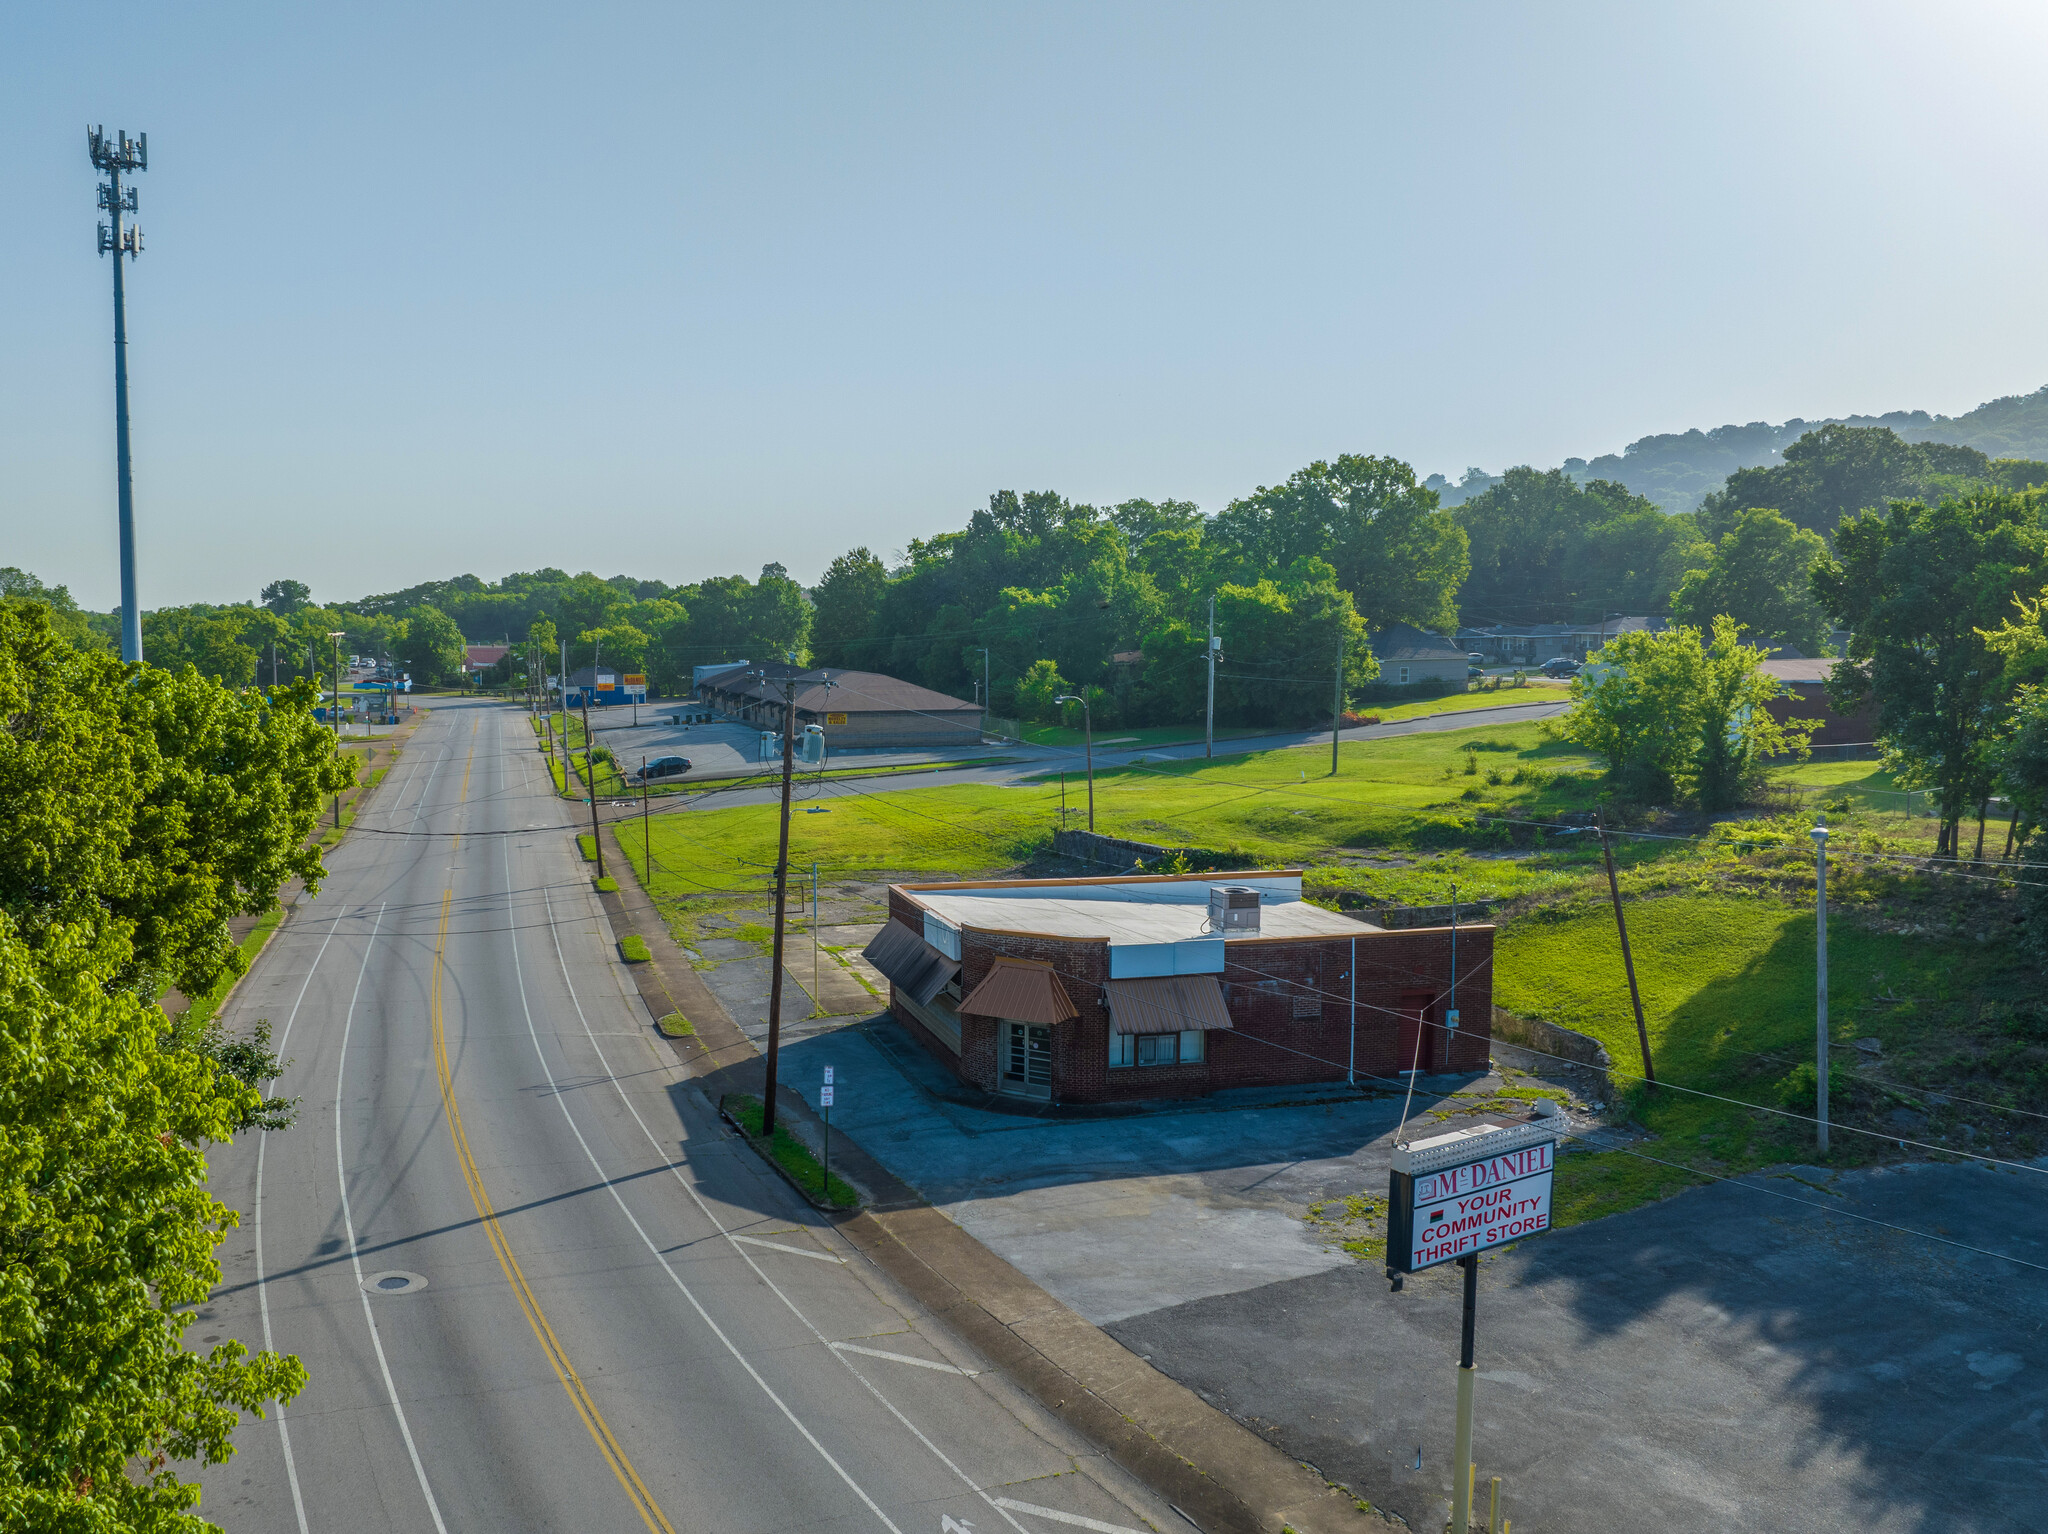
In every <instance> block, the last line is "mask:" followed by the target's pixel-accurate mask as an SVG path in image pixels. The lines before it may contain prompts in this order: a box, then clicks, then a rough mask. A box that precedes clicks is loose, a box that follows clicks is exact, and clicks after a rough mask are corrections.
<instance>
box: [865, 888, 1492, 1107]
mask: <svg viewBox="0 0 2048 1534" xmlns="http://www.w3.org/2000/svg"><path fill="white" fill-rule="evenodd" d="M889 918H890V919H889V922H888V924H887V925H886V926H884V927H883V928H882V930H881V932H880V934H878V935H877V936H876V938H875V940H874V941H873V942H872V943H870V944H869V945H868V948H867V958H868V960H869V962H870V963H872V964H873V965H874V966H875V967H876V968H877V969H879V970H881V971H882V973H883V974H885V975H887V976H888V977H889V982H890V1011H891V1013H892V1014H893V1015H894V1016H895V1018H896V1019H897V1021H898V1022H900V1023H901V1024H902V1025H903V1026H904V1028H905V1029H906V1030H908V1031H909V1033H910V1034H911V1036H912V1037H914V1038H916V1039H917V1040H918V1041H919V1042H920V1043H922V1044H923V1045H924V1047H925V1048H926V1049H928V1050H930V1051H931V1052H932V1054H933V1055H935V1056H936V1057H937V1058H938V1059H939V1060H940V1061H942V1062H943V1063H944V1064H945V1065H946V1066H948V1067H949V1068H950V1069H951V1070H952V1071H953V1072H954V1073H955V1074H956V1075H957V1076H958V1077H959V1078H960V1079H961V1080H962V1081H964V1082H967V1083H969V1084H971V1085H973V1086H978V1087H980V1088H982V1089H983V1090H985V1091H989V1092H1000V1093H1005V1094H1008V1095H1012V1096H1017V1097H1025V1098H1037V1099H1041V1100H1044V1101H1049V1102H1059V1103H1100V1102H1115V1101H1129V1100H1134V1099H1140V1098H1154V1097H1197V1096H1201V1095H1203V1094H1205V1093H1209V1092H1214V1091H1218V1090H1220V1089H1223V1088H1226V1087H1252V1086H1281V1085H1288V1084H1295V1083H1305V1082H1335V1081H1344V1080H1346V1079H1352V1080H1356V1081H1361V1082H1369V1081H1375V1080H1377V1081H1383V1082H1394V1081H1398V1080H1400V1079H1401V1073H1402V1072H1403V1071H1404V1070H1408V1069H1420V1070H1423V1071H1426V1072H1427V1071H1446V1070H1455V1071H1483V1070H1485V1069H1486V1061H1487V1051H1488V1048H1489V1044H1490V1040H1491V1020H1492V1015H1493V991H1492V979H1491V976H1492V968H1491V963H1490V961H1491V958H1492V954H1493V928H1492V927H1491V926H1487V925H1478V926H1463V927H1459V928H1457V929H1456V930H1455V932H1454V931H1453V929H1451V928H1448V927H1435V928H1411V929H1406V930H1403V931H1399V932H1389V931H1386V930H1383V929H1381V928H1379V927H1374V926H1370V925H1368V924H1366V923H1364V922H1362V921H1358V920H1356V919H1355V918H1353V917H1350V916H1345V915H1340V914H1338V913H1337V912H1335V911H1328V910H1325V909H1323V908H1322V907H1321V906H1315V905H1311V904H1309V903H1308V902H1307V901H1305V900H1303V899H1302V897H1301V874H1300V871H1299V870H1294V869H1281V870H1272V871H1266V872H1259V873H1237V874H1193V875H1168V876H1163V877H1150V878H1147V877H1139V878H1131V877H1118V878H1107V879H1029V880H1004V881H998V882H992V883H965V884H899V885H892V886H891V887H890V890H889ZM1454 954H1455V965H1456V979H1455V982H1454V981H1453V962H1454V960H1453V955H1454ZM1454 1024H1458V1025H1457V1026H1454Z"/></svg>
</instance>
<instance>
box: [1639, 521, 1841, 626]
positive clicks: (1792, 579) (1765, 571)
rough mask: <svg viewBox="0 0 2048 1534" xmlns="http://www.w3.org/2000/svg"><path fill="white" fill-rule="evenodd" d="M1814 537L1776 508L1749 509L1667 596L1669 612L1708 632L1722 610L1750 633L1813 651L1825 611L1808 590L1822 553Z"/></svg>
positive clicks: (1820, 542)
mask: <svg viewBox="0 0 2048 1534" xmlns="http://www.w3.org/2000/svg"><path fill="white" fill-rule="evenodd" d="M1827 552H1828V546H1827V543H1826V542H1825V541H1824V540H1823V539H1822V538H1821V536H1820V534H1818V533H1815V532H1809V531H1808V530H1807V529H1805V528H1803V527H1795V526H1793V525H1792V523H1790V522H1788V521H1787V520H1786V519H1785V518H1783V517H1781V516H1779V515H1778V514H1777V513H1776V512H1775V511H1768V510H1765V509H1764V508H1762V507H1748V508H1745V509H1744V510H1742V511H1739V512H1737V513H1736V515H1735V525H1734V527H1733V528H1731V529H1730V530H1729V531H1728V532H1726V533H1724V534H1723V535H1722V537H1721V541H1720V543H1719V544H1718V545H1717V546H1716V547H1715V549H1714V553H1713V558H1712V560H1711V561H1710V562H1709V564H1708V565H1707V567H1706V568H1705V569H1704V570H1694V571H1692V572H1691V573H1689V574H1688V575H1687V576H1686V577H1685V579H1684V580H1683V581H1681V582H1680V583H1679V587H1678V590H1677V591H1676V592H1674V593H1673V594H1672V597H1671V615H1672V617H1674V618H1676V619H1677V620H1678V621H1679V622H1680V623H1686V624H1690V625H1692V626H1693V627H1694V628H1697V629H1701V630H1706V629H1710V628H1712V627H1713V623H1714V618H1715V615H1716V614H1719V613H1726V614H1727V615H1728V616H1729V617H1731V618H1733V619H1734V620H1735V621H1736V623H1738V624H1739V625H1741V627H1742V628H1743V630H1744V631H1745V632H1746V633H1747V634H1748V636H1749V638H1750V639H1752V640H1755V641H1758V642H1761V643H1763V644H1765V645H1769V646H1780V645H1790V646H1792V647H1794V648H1795V649H1797V650H1799V651H1800V652H1801V653H1802V654H1805V655H1819V654H1820V653H1821V651H1822V649H1823V648H1824V646H1825V644H1826V640H1827V615H1826V614H1825V613H1823V612H1822V611H1821V610H1820V603H1819V602H1818V601H1817V600H1816V599H1815V597H1814V594H1813V581H1812V575H1813V567H1814V566H1815V565H1816V564H1817V563H1819V562H1820V561H1821V560H1823V559H1825V558H1826V557H1827Z"/></svg>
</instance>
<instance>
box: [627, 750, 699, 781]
mask: <svg viewBox="0 0 2048 1534" xmlns="http://www.w3.org/2000/svg"><path fill="white" fill-rule="evenodd" d="M689 770H690V759H689V758H688V757H687V756H657V757H656V758H655V759H654V760H653V761H651V762H649V763H648V764H647V765H646V766H645V767H643V768H641V769H640V770H639V771H637V772H635V773H634V774H633V776H634V778H636V779H637V780H638V781H640V782H642V783H655V782H659V781H660V780H661V779H663V778H679V777H681V776H682V775H683V774H684V773H686V772H688V771H689Z"/></svg>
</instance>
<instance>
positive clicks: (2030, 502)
mask: <svg viewBox="0 0 2048 1534" xmlns="http://www.w3.org/2000/svg"><path fill="white" fill-rule="evenodd" d="M2042 499H2043V497H2042V495H2041V493H2040V492H2022V493H2019V494H1996V493H1990V492H1986V493H1983V494H1978V495H1973V496H1970V497H1969V498H1967V499H1961V500H1946V501H1943V502H1942V503H1941V504H1940V505H1938V506H1935V507H1932V508H1930V507H1927V506H1925V505H1922V504H1921V503H1919V502H1917V501H1895V502H1893V503H1892V505H1891V507H1890V508H1889V509H1888V510H1886V511H1883V512H1865V513H1863V514H1862V515H1861V516H1855V517H1851V518H1849V519H1848V520H1847V521H1845V522H1843V523H1842V524H1841V525H1840V526H1839V527H1838V528H1836V530H1835V555H1834V557H1833V558H1831V559H1826V560H1823V561H1821V563H1820V564H1818V565H1816V566H1815V567H1814V572H1813V590H1814V596H1815V597H1816V598H1817V599H1818V600H1819V602H1820V605H1821V607H1822V609H1823V610H1824V611H1825V612H1826V613H1827V614H1828V615H1829V616H1830V617H1831V618H1832V619H1833V620H1834V621H1835V622H1836V623H1837V624H1839V625H1841V626H1842V627H1845V628H1847V629H1849V630H1850V631H1851V637H1850V641H1849V654H1848V657H1847V660H1846V661H1845V662H1844V663H1843V664H1841V665H1837V666H1836V667H1835V669H1834V674H1833V676H1832V677H1831V678H1830V679H1829V682H1828V695H1829V697H1830V698H1831V699H1832V700H1833V701H1834V703H1835V706H1836V707H1838V708H1843V709H1847V708H1853V707H1855V706H1857V705H1859V704H1860V703H1861V702H1862V701H1863V700H1864V699H1866V698H1870V697H1874V698H1875V699H1876V700H1877V733H1878V736H1879V738H1880V740H1881V741H1882V743H1883V745H1884V747H1885V750H1886V758H1887V761H1888V762H1889V763H1890V765H1891V766H1892V768H1893V770H1894V772H1895V773H1897V774H1898V776H1899V781H1900V782H1901V783H1902V784H1904V785H1905V786H1907V787H1913V786H1922V785H1924V786H1927V787H1931V788H1933V789H1934V790H1935V791H1936V794H1937V797H1938V799H1939V801H1940V816H1941V830H1940V834H1939V836H1938V838H1937V846H1936V849H1935V850H1936V854H1937V855H1938V856H1953V855H1954V854H1955V851H1956V845H1957V832H1958V827H1959V826H1960V825H1961V823H1962V818H1963V816H1964V815H1965V814H1966V813H1968V812H1969V811H1970V810H1972V809H1974V808H1975V807H1976V806H1978V805H1979V804H1981V803H1982V802H1983V800H1984V799H1985V797H1986V796H1987V795H1988V794H1989V793H1990V791H1991V776H1992V771H1993V767H1992V747H1993V743H1994V738H1995V734H1996V731H1997V728H1998V726H1999V724H2000V722H2001V721H2002V720H2003V719H2004V718H2005V716H2006V714H2007V710H2008V706H2009V701H2010V697H2011V694H2012V691H2013V687H2014V678H2013V676H2012V675H2011V674H2010V673H2009V671H2008V668H2007V666H2006V665H2005V663H2004V660H2003V658H2002V657H2001V655H2000V654H1999V653H1998V650H1997V648H1996V647H1995V646H1994V644H1993V642H1992V634H1993V630H1994V629H1995V628H1996V627H1997V626H1998V625H2000V624H2001V623H2002V622H2003V621H2004V620H2005V619H2006V618H2007V616H2008V615H2009V614H2010V612H2011V611H2012V604H2013V602H2014V600H2015V599H2016V597H2018V596H2019V594H2021V593H2023V592H2032V591H2038V590H2040V589H2041V587H2042V585H2043V583H2044V578H2048V535H2044V534H2043V532H2042V529H2041V525H2040V515H2039V508H2040V505H2041V502H2042Z"/></svg>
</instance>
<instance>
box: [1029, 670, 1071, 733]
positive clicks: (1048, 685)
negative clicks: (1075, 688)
mask: <svg viewBox="0 0 2048 1534" xmlns="http://www.w3.org/2000/svg"><path fill="white" fill-rule="evenodd" d="M1070 691H1072V684H1071V683H1070V682H1068V681H1067V679H1066V678H1065V677H1063V676H1061V675H1060V668H1059V666H1058V665H1057V664H1056V663H1055V662H1054V661H1052V660H1050V659H1045V660H1035V661H1033V662H1032V663H1031V665H1030V666H1029V667H1028V668H1026V670H1025V672H1024V675H1023V676H1021V677H1019V678H1018V679H1017V717H1018V718H1019V719H1026V720H1029V721H1031V722H1032V723H1034V724H1049V723H1052V722H1053V721H1055V720H1057V719H1058V718H1059V717H1060V706H1059V705H1058V704H1057V703H1055V702H1053V699H1054V698H1056V697H1058V696H1060V695H1061V694H1062V693H1066V692H1070Z"/></svg>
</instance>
